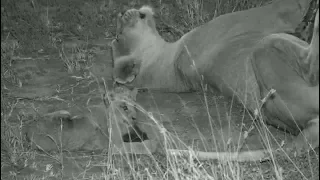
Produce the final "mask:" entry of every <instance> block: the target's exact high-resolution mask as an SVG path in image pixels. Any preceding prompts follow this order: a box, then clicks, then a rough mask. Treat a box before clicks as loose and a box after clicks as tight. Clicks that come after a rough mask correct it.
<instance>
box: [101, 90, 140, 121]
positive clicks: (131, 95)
mask: <svg viewBox="0 0 320 180" xmlns="http://www.w3.org/2000/svg"><path fill="white" fill-rule="evenodd" d="M137 93H138V90H137V89H135V88H134V89H132V90H131V89H129V88H127V87H124V86H119V87H116V88H115V89H114V90H113V91H111V92H108V93H107V94H106V96H105V98H104V103H105V105H106V107H107V108H108V112H109V118H110V120H111V121H116V122H117V123H119V124H122V125H126V126H133V125H134V124H135V120H136V118H137V110H136V108H135V101H136V96H137Z"/></svg>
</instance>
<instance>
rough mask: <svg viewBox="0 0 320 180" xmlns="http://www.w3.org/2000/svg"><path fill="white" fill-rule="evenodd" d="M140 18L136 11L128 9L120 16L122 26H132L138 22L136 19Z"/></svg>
mask: <svg viewBox="0 0 320 180" xmlns="http://www.w3.org/2000/svg"><path fill="white" fill-rule="evenodd" d="M139 16H140V13H139V11H138V10H136V9H130V10H128V11H126V12H125V13H124V14H123V16H122V22H123V24H127V25H133V24H135V22H136V21H137V20H138V19H137V18H138V17H139Z"/></svg>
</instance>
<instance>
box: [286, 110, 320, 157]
mask: <svg viewBox="0 0 320 180" xmlns="http://www.w3.org/2000/svg"><path fill="white" fill-rule="evenodd" d="M317 147H319V116H318V117H317V118H315V119H312V120H310V121H309V122H308V126H307V127H305V128H304V129H303V130H302V131H301V132H300V134H299V135H298V136H297V137H296V138H295V139H294V140H293V142H292V143H291V144H288V147H287V148H286V149H287V150H289V149H290V150H291V149H292V148H295V149H296V150H297V152H299V153H300V152H302V151H309V150H312V149H314V148H317ZM288 148H289V149H288Z"/></svg>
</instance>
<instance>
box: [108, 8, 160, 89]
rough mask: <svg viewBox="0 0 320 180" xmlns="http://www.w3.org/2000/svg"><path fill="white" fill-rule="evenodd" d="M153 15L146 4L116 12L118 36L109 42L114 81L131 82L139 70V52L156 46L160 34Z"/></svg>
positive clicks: (141, 52)
mask: <svg viewBox="0 0 320 180" xmlns="http://www.w3.org/2000/svg"><path fill="white" fill-rule="evenodd" d="M153 15H154V12H153V10H152V8H150V7H148V6H143V7H141V8H140V9H129V10H127V11H126V12H124V13H119V14H118V19H117V31H118V32H117V33H118V37H117V39H115V40H113V41H112V43H111V46H112V52H113V59H114V71H113V77H114V80H115V81H116V82H118V83H121V84H127V83H130V82H132V81H133V80H134V79H135V77H136V76H137V75H138V73H139V71H140V67H141V66H140V65H141V63H142V62H141V61H142V59H141V58H140V56H141V54H145V52H146V50H147V49H148V50H149V49H150V47H151V46H156V44H157V39H159V37H160V36H159V34H158V32H157V30H156V24H155V20H154V17H153ZM160 38H161V37H160Z"/></svg>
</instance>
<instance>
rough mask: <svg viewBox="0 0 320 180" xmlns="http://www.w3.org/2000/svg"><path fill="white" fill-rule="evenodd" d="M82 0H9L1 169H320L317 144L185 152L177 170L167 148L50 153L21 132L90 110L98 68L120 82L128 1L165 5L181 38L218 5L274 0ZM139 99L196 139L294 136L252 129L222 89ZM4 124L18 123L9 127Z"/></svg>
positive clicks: (311, 173) (66, 172)
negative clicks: (261, 158) (268, 157)
mask: <svg viewBox="0 0 320 180" xmlns="http://www.w3.org/2000/svg"><path fill="white" fill-rule="evenodd" d="M80 2H82V1H58V0H56V1H46V2H44V1H23V0H20V1H15V2H11V1H1V36H2V39H1V50H2V51H1V71H2V72H1V125H2V127H1V131H2V133H1V179H124V178H125V179H184V178H186V179H203V178H204V177H206V178H205V179H292V180H293V179H297V180H298V179H299V180H300V179H319V164H318V163H319V157H318V154H319V150H318V149H317V150H316V151H315V152H311V153H308V154H305V155H301V156H294V154H289V155H288V156H287V155H284V154H283V153H279V154H275V157H274V158H273V161H267V162H262V163H260V162H253V163H233V162H229V163H226V164H221V163H218V162H215V161H205V162H194V161H192V160H188V159H187V160H185V159H181V161H182V162H180V160H179V163H178V164H177V165H176V166H174V167H177V172H174V173H173V171H174V170H173V169H170V168H172V167H173V165H172V164H171V165H170V163H169V164H168V162H170V161H169V160H168V157H167V156H166V155H163V154H161V153H155V154H154V155H153V156H152V157H150V156H144V155H139V156H138V155H136V156H130V157H127V158H121V157H118V158H117V157H116V158H113V159H112V160H110V157H109V155H108V153H107V152H105V151H102V150H101V151H94V152H80V151H78V152H64V153H61V152H50V153H47V152H39V151H33V150H30V149H28V146H27V145H25V144H26V142H24V139H23V136H22V135H21V134H19V133H20V132H21V131H19V130H21V128H22V126H23V125H22V124H24V123H27V122H29V121H33V120H34V119H35V117H37V118H38V119H39V117H40V120H41V115H43V114H46V113H50V112H54V111H58V110H66V111H69V112H70V113H71V114H73V115H82V114H83V113H84V112H83V108H84V107H85V106H86V105H87V104H88V102H89V100H90V104H99V103H101V99H100V96H101V94H100V92H99V90H98V86H97V82H96V78H98V79H101V78H104V79H105V80H106V81H107V85H108V86H109V87H111V83H112V82H111V69H112V65H111V58H110V54H109V49H108V46H107V44H108V43H109V42H110V40H111V39H112V38H113V37H114V35H115V21H114V20H115V17H116V16H115V15H116V13H117V12H119V11H120V10H122V9H124V8H128V7H139V6H140V5H141V4H145V3H149V4H152V5H153V6H154V7H155V8H156V10H157V11H158V12H159V13H160V14H161V16H160V17H157V20H158V21H159V25H158V26H159V27H158V29H159V31H160V33H161V34H162V35H163V36H164V37H165V38H166V39H167V40H168V41H174V40H175V39H177V38H179V36H181V35H182V34H183V33H185V32H187V31H188V30H190V29H191V28H193V27H196V26H198V25H199V24H201V23H203V22H206V21H207V20H209V19H211V18H212V17H213V16H214V13H216V15H220V14H224V13H226V12H231V11H233V10H241V9H247V8H251V7H254V6H259V5H261V4H263V3H267V2H260V1H232V0H230V1H225V2H220V1H214V2H210V1H204V2H202V1H199V2H202V3H204V5H203V7H204V9H201V11H200V10H198V11H197V9H196V7H198V6H197V4H193V1H190V2H189V1H186V2H184V3H182V4H187V3H189V4H188V5H189V6H190V7H192V8H189V9H188V8H187V9H188V10H189V11H187V10H186V9H184V8H186V7H185V6H183V7H180V8H178V6H179V2H180V3H181V2H182V1H178V0H177V1H172V2H171V1H146V2H145V1H126V0H121V1H93V2H84V1H83V2H82V3H80ZM194 2H198V1H194ZM200 4H201V3H200ZM180 5H181V4H180ZM213 7H219V8H213ZM175 9H177V10H175ZM215 9H216V11H215ZM191 10H193V12H190V11H191ZM172 12H174V13H172ZM188 12H189V13H191V14H193V16H190V14H188ZM200 12H201V14H199V13H200ZM197 13H198V14H197ZM190 17H193V18H190ZM137 102H138V103H139V104H140V105H141V106H142V107H144V108H145V109H146V110H147V111H148V112H152V113H153V115H154V116H155V118H156V119H157V120H159V122H161V123H162V124H163V125H164V127H165V128H166V129H168V131H169V132H170V133H172V134H174V135H175V136H176V137H178V138H179V139H180V140H182V141H183V142H184V143H185V144H186V145H187V146H189V147H192V148H193V149H199V150H202V151H234V150H235V149H236V147H238V146H239V144H242V143H243V142H244V141H245V147H244V148H243V149H250V150H254V149H261V148H265V147H266V146H268V147H274V148H276V147H278V146H279V144H281V143H283V142H288V141H290V140H291V139H292V136H291V135H289V134H287V133H285V132H283V131H280V130H277V129H276V128H273V127H269V126H268V127H267V130H266V131H260V129H259V128H257V127H255V128H254V129H253V130H252V131H251V132H250V133H249V136H248V137H246V138H245V137H244V136H245V133H246V132H248V131H249V129H250V128H251V127H252V125H253V122H252V117H250V115H249V114H248V113H247V112H246V111H245V110H244V108H243V107H242V106H241V105H239V104H237V103H235V102H233V100H232V99H226V98H224V97H223V96H221V95H220V94H218V93H215V92H213V93H212V92H211V93H208V94H207V95H204V94H203V93H200V92H199V93H181V94H176V93H161V92H141V93H139V94H138V98H137ZM95 115H96V116H98V117H99V116H100V114H95ZM101 116H102V115H101ZM139 118H140V119H144V118H145V117H144V116H143V115H142V114H141V115H140V116H139ZM3 126H4V127H3ZM3 128H5V129H10V128H11V129H13V130H12V131H10V133H9V134H5V133H3V132H4V131H3ZM264 129H266V128H264ZM6 132H7V131H6ZM83 133H85V132H83ZM266 136H267V137H269V138H267V139H268V140H270V142H266V141H265V140H266ZM266 144H267V145H266ZM177 161H178V160H177ZM186 164H191V165H188V166H186ZM195 167H196V169H197V171H195V170H194V169H195ZM168 169H169V170H168ZM199 169H200V170H199ZM170 172H171V173H170ZM198 173H200V174H202V175H203V174H208V176H207V175H203V176H202V175H197V174H198ZM175 175H179V176H175ZM209 177H210V178H209Z"/></svg>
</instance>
